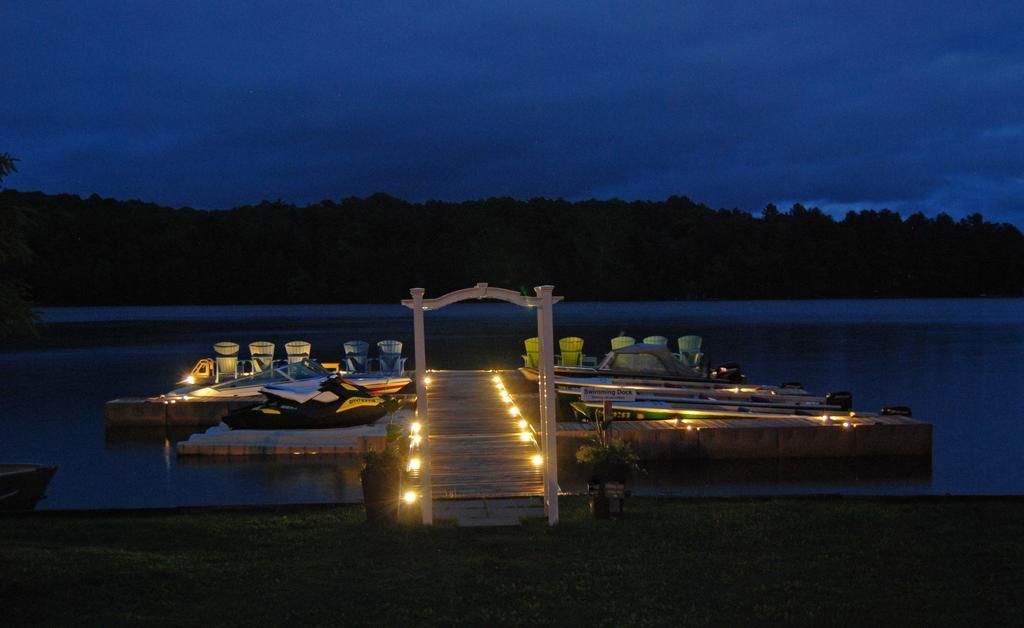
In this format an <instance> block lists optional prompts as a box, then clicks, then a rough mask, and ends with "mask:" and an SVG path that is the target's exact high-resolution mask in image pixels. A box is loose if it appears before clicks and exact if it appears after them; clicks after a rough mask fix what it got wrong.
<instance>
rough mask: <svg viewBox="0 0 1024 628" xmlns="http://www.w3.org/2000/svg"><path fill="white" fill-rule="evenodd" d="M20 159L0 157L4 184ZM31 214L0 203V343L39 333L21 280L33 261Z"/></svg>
mask: <svg viewBox="0 0 1024 628" xmlns="http://www.w3.org/2000/svg"><path fill="white" fill-rule="evenodd" d="M16 161H17V159H15V158H14V157H12V156H11V155H9V154H7V153H0V182H3V180H4V178H5V177H7V175H9V174H11V173H12V172H16V171H17V168H16V167H15V165H14V162H16ZM29 215H30V211H29V210H26V209H24V208H22V207H19V206H18V205H16V204H14V203H13V202H10V203H9V202H6V200H0V341H3V340H7V339H9V338H17V337H22V336H28V335H32V334H34V333H35V324H36V321H37V316H36V314H35V313H34V312H33V311H32V304H31V303H30V302H29V299H28V294H27V290H26V288H25V283H24V281H22V280H21V279H19V278H18V276H19V275H20V274H22V273H23V270H24V269H23V268H22V266H23V265H24V264H26V263H27V262H28V261H29V259H30V258H31V257H32V251H31V249H29V247H28V245H27V244H26V230H27V229H29V228H30V227H31V220H30V217H29Z"/></svg>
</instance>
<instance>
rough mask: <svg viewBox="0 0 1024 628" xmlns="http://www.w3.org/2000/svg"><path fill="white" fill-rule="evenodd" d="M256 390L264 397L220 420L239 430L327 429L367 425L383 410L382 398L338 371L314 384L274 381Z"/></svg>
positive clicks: (381, 414)
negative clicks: (258, 401)
mask: <svg viewBox="0 0 1024 628" xmlns="http://www.w3.org/2000/svg"><path fill="white" fill-rule="evenodd" d="M260 392H261V393H262V394H263V396H264V397H266V401H264V402H262V403H258V404H254V405H252V406H248V407H245V408H239V409H236V410H232V411H230V412H229V413H228V414H227V416H226V417H224V423H226V424H227V425H228V427H230V428H232V429H242V430H276V429H295V430H302V429H327V428H338V427H352V426H355V425H367V424H369V423H373V422H374V421H376V420H377V419H379V418H381V417H383V416H384V415H385V414H386V411H385V409H384V399H383V398H381V397H377V396H374V395H373V394H372V393H371V392H370V391H369V390H367V389H366V388H363V387H362V386H358V385H356V384H355V383H353V382H352V381H351V380H349V379H347V378H344V377H340V376H338V375H332V376H331V377H328V378H327V379H324V380H320V381H317V382H316V385H315V386H309V385H307V384H306V382H302V383H300V384H290V385H289V384H277V385H270V386H265V387H263V388H262V389H261V390H260Z"/></svg>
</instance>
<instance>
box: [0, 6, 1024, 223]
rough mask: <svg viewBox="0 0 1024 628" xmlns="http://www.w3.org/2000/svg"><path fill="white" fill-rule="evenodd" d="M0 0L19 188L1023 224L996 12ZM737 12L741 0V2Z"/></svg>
mask: <svg viewBox="0 0 1024 628" xmlns="http://www.w3.org/2000/svg"><path fill="white" fill-rule="evenodd" d="M439 4H441V3H434V2H424V3H414V2H407V3H401V4H390V3H384V2H366V3H358V2H342V1H337V2H322V3H290V2H279V1H277V2H268V3H255V2H245V3H234V2H225V1H213V2H211V1H204V2H179V1H176V2H173V3H171V2H167V3H157V2H141V1H133V2H112V1H111V2H83V1H79V2H68V3H57V2H29V1H7V2H4V3H3V4H2V5H0V59H2V65H0V93H2V97H0V152H8V153H11V154H12V155H14V156H16V157H19V158H20V159H21V161H20V162H19V164H18V168H19V172H18V173H16V174H14V175H11V176H10V177H9V178H8V179H7V180H6V181H5V185H7V186H9V187H12V188H15V189H19V190H25V191H28V190H42V191H45V192H50V193H58V192H70V193H76V194H81V195H88V194H91V193H94V192H95V193H98V194H100V195H103V196H112V197H116V198H122V199H128V198H139V199H144V200H149V201H154V202H158V203H162V204H168V205H173V206H182V205H191V206H194V207H206V208H221V207H230V206H234V205H239V204H244V203H253V202H258V201H259V200H261V199H278V198H280V199H283V200H285V201H289V202H294V203H307V202H314V201H318V200H321V199H328V198H330V199H339V198H342V197H346V196H365V195H368V194H372V193H374V192H381V191H382V192H387V193H389V194H392V195H395V196H399V197H402V198H406V199H409V200H426V199H445V200H461V199H471V198H481V197H487V196H513V197H517V198H529V197H534V196H547V197H563V198H568V199H583V198H611V197H618V198H625V199H663V198H666V197H668V196H670V195H673V194H679V195H686V196H689V197H690V198H692V199H694V200H697V201H700V202H704V203H706V204H708V205H711V206H712V207H738V208H741V209H746V210H750V211H755V212H756V211H759V210H760V209H761V208H762V207H764V206H765V204H767V203H776V204H778V205H779V206H781V207H788V206H789V205H790V204H792V203H793V202H797V201H799V202H803V203H804V204H807V205H817V206H820V207H822V208H823V209H828V210H829V211H834V212H836V213H837V214H839V215H841V214H842V213H843V212H845V210H847V209H851V208H853V209H860V208H864V207H872V208H882V207H889V208H892V209H895V210H898V211H900V212H901V213H905V214H906V213H910V212H913V211H917V210H923V211H925V213H927V214H929V215H933V214H935V213H937V212H938V211H947V212H948V213H951V214H953V215H954V216H962V215H964V214H965V213H969V212H973V211H980V212H982V213H983V214H984V215H985V216H986V217H987V218H989V219H993V220H1002V221H1010V222H1013V223H1015V224H1017V225H1019V226H1024V34H1022V33H1024V31H1022V28H1024V4H1022V3H1020V2H1019V0H1018V1H1016V2H1006V3H997V2H985V3H980V4H978V3H969V2H962V3H945V2H921V3H899V4H900V6H895V4H897V3H892V2H879V3H870V2H855V3H854V2H833V3H826V2H816V3H795V2H786V3H780V4H778V5H774V6H768V4H767V3H751V2H737V3H729V2H721V1H717V0H716V1H714V2H706V3H705V2H664V3H661V2H622V3H592V2H583V3H579V4H575V3H566V2H537V3H527V2H507V3H503V2H464V3H444V5H445V6H444V7H443V8H439V7H438V5H439ZM762 4H763V6H762Z"/></svg>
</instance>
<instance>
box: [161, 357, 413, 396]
mask: <svg viewBox="0 0 1024 628" xmlns="http://www.w3.org/2000/svg"><path fill="white" fill-rule="evenodd" d="M331 375H334V373H332V372H331V371H328V370H327V369H325V368H324V367H322V366H320V365H319V364H317V363H316V362H314V361H312V360H308V359H304V360H302V361H300V362H292V363H288V364H281V365H279V366H275V367H274V368H271V369H267V370H265V371H259V372H256V373H251V374H248V375H244V376H242V377H238V378H235V379H229V380H227V381H224V382H220V383H219V384H211V385H209V386H199V385H191V386H185V387H182V388H176V389H174V390H172V391H171V392H169V393H166V394H164V395H162V397H163V398H164V399H171V400H178V399H181V400H185V401H187V400H188V399H189V398H193V397H200V398H204V399H232V398H239V397H257V396H259V395H260V393H261V389H262V388H264V387H268V386H276V385H292V384H300V383H303V384H304V385H306V386H308V387H310V389H316V388H317V386H319V384H320V383H321V382H323V381H324V380H325V379H327V378H328V377H330V376H331ZM346 378H347V379H348V380H349V381H351V382H354V383H356V384H358V385H359V386H361V387H363V388H365V389H366V390H368V391H369V392H370V393H371V394H374V395H389V394H394V393H397V392H398V391H399V390H401V389H402V388H405V387H406V386H407V385H408V384H409V383H410V382H411V381H412V379H410V378H408V377H396V376H390V375H386V374H372V373H371V374H366V375H353V376H346Z"/></svg>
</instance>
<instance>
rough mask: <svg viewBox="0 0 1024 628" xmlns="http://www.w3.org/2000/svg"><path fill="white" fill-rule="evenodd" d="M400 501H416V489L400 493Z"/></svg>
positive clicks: (410, 502) (408, 502) (409, 502)
mask: <svg viewBox="0 0 1024 628" xmlns="http://www.w3.org/2000/svg"><path fill="white" fill-rule="evenodd" d="M402 501H404V502H405V503H407V504H412V503H413V502H415V501H416V491H406V492H405V495H402Z"/></svg>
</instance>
